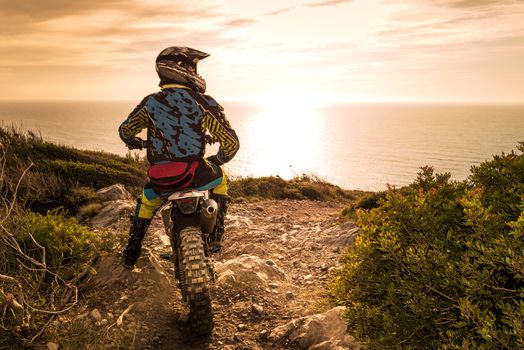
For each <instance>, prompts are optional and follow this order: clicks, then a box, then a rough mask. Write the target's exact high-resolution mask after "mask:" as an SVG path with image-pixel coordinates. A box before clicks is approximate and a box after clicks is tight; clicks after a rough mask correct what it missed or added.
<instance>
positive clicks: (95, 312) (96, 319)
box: [89, 309, 102, 322]
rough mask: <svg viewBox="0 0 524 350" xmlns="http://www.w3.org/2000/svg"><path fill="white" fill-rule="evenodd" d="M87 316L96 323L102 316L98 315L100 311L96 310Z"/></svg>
mask: <svg viewBox="0 0 524 350" xmlns="http://www.w3.org/2000/svg"><path fill="white" fill-rule="evenodd" d="M89 315H90V316H91V318H92V319H93V320H95V321H97V322H98V321H101V320H102V314H101V313H100V311H98V309H93V310H91V312H90V313H89Z"/></svg>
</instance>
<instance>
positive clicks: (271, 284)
mask: <svg viewBox="0 0 524 350" xmlns="http://www.w3.org/2000/svg"><path fill="white" fill-rule="evenodd" d="M267 286H268V287H269V288H272V289H275V288H278V286H279V284H278V283H275V282H269V283H268V284H267Z"/></svg>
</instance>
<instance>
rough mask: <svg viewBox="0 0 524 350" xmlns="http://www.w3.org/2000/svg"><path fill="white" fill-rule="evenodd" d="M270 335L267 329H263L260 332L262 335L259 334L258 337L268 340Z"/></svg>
mask: <svg viewBox="0 0 524 350" xmlns="http://www.w3.org/2000/svg"><path fill="white" fill-rule="evenodd" d="M268 334H269V332H268V331H267V329H263V330H261V331H260V333H258V336H259V337H260V339H266V338H267V335H268Z"/></svg>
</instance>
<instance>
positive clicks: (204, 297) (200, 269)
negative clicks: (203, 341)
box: [177, 226, 213, 335]
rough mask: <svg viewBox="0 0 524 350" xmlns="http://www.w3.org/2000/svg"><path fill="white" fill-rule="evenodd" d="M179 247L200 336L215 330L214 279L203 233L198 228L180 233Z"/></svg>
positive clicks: (192, 317)
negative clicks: (212, 307) (202, 236)
mask: <svg viewBox="0 0 524 350" xmlns="http://www.w3.org/2000/svg"><path fill="white" fill-rule="evenodd" d="M179 237H180V244H179V245H178V254H177V255H178V256H177V258H178V259H179V260H178V261H179V264H180V266H179V268H180V287H181V289H182V291H183V293H182V294H185V295H184V297H185V299H186V301H187V302H188V303H189V321H190V324H191V327H192V328H193V329H194V331H195V332H196V333H198V334H200V335H205V334H209V333H211V331H212V330H213V310H212V309H211V297H210V295H209V285H210V283H211V276H210V275H209V269H208V267H207V264H206V258H205V255H204V243H203V242H202V238H201V232H200V230H199V229H198V228H196V227H194V226H190V227H186V228H184V229H182V231H180V235H179Z"/></svg>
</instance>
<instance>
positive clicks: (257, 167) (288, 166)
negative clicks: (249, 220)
mask: <svg viewBox="0 0 524 350" xmlns="http://www.w3.org/2000/svg"><path fill="white" fill-rule="evenodd" d="M317 107H318V106H316V105H315V104H313V103H311V100H310V99H308V98H306V97H304V96H297V95H290V94H282V95H279V96H272V97H270V98H267V99H264V104H262V105H261V110H260V112H259V114H258V115H257V117H256V118H253V119H252V121H251V123H252V125H250V127H249V130H256V133H251V134H250V135H246V136H247V137H246V140H243V142H244V143H245V144H247V146H248V148H249V149H253V150H256V152H255V154H263V155H264V156H263V157H260V158H258V159H256V160H254V161H253V162H252V164H254V168H253V169H252V171H253V174H252V175H253V176H266V175H280V176H282V177H284V178H291V177H293V176H295V175H300V174H301V173H303V172H309V171H311V170H312V169H313V163H312V160H313V159H316V158H317V156H318V154H319V147H321V144H320V140H321V139H322V132H323V122H322V120H321V118H320V116H319V114H318V113H317V112H316V108H317Z"/></svg>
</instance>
